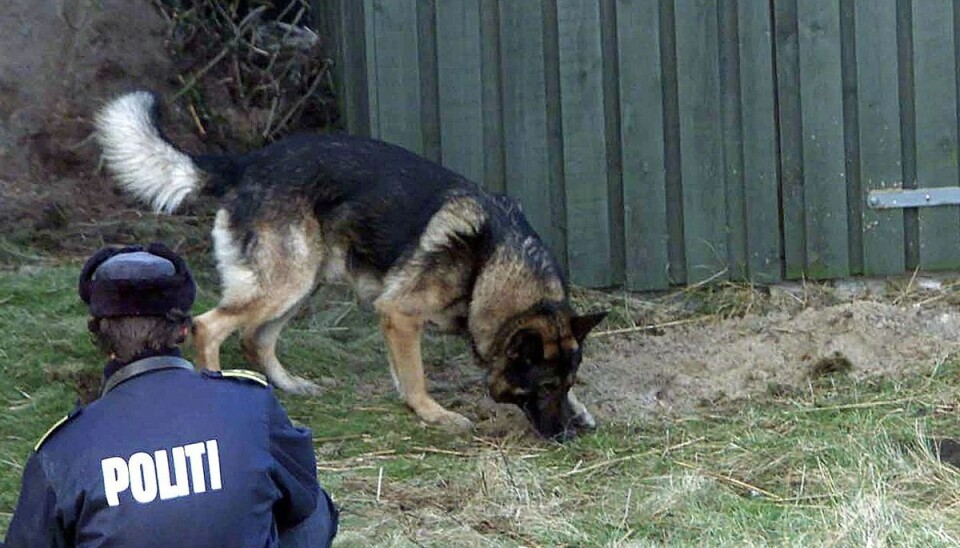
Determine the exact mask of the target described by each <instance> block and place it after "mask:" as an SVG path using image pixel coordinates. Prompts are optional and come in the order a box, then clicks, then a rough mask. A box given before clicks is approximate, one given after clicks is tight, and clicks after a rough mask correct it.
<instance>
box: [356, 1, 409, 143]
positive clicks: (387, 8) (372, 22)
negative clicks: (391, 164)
mask: <svg viewBox="0 0 960 548" xmlns="http://www.w3.org/2000/svg"><path fill="white" fill-rule="evenodd" d="M365 8H368V9H367V10H366V12H367V13H366V14H365V15H366V16H367V21H368V23H367V24H368V27H367V30H368V34H369V36H368V42H367V43H368V44H371V43H372V44H373V47H372V48H370V50H372V51H369V55H368V61H370V60H371V57H372V62H370V63H369V64H368V74H370V76H369V77H368V81H369V82H371V108H372V109H373V111H374V112H373V114H374V116H373V118H374V120H371V122H372V123H373V126H374V136H375V137H378V138H380V139H383V140H384V141H389V142H391V143H396V144H398V145H400V146H403V147H405V148H408V149H410V150H412V151H414V152H418V153H422V152H423V142H422V139H423V137H422V131H421V108H420V56H419V49H418V40H417V34H418V32H417V30H418V26H417V2H416V0H367V4H365Z"/></svg>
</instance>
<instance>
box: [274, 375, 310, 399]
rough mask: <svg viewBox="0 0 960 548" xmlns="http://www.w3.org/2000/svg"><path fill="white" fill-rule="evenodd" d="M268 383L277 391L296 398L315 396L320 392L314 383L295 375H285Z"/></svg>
mask: <svg viewBox="0 0 960 548" xmlns="http://www.w3.org/2000/svg"><path fill="white" fill-rule="evenodd" d="M270 382H271V383H272V384H273V385H274V386H276V387H277V388H278V389H280V390H283V391H284V392H286V393H288V394H294V395H297V396H317V395H319V394H320V393H321V391H322V390H321V388H320V386H318V385H317V384H316V383H314V382H312V381H308V380H307V379H304V378H303V377H298V376H296V375H290V374H287V375H282V376H279V377H276V378H270Z"/></svg>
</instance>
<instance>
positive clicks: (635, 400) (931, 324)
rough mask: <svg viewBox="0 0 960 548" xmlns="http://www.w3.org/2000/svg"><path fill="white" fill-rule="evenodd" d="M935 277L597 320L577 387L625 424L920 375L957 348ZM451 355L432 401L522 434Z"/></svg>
mask: <svg viewBox="0 0 960 548" xmlns="http://www.w3.org/2000/svg"><path fill="white" fill-rule="evenodd" d="M881 285H882V284H881ZM935 285H937V286H938V288H937V289H936V290H932V291H920V292H919V293H916V294H912V295H911V297H910V298H909V299H904V298H903V295H902V294H901V293H899V292H897V291H894V292H890V293H883V294H873V295H866V294H863V293H860V292H854V294H852V295H851V294H849V293H848V292H847V291H846V290H845V289H843V288H841V289H834V288H831V287H828V286H821V287H819V288H818V289H817V292H818V296H817V298H816V299H810V300H807V301H805V302H801V301H800V299H799V298H796V297H789V296H788V295H789V294H790V293H791V292H792V291H793V289H795V288H790V287H787V289H786V290H782V289H778V288H774V289H773V293H774V296H773V297H770V296H766V297H762V296H761V297H760V298H762V299H765V300H766V303H765V304H764V305H763V306H760V307H758V312H756V313H753V312H751V313H747V314H745V315H744V316H742V317H732V318H722V317H719V316H711V315H705V316H691V317H688V318H687V319H685V320H684V319H682V320H680V321H679V322H678V323H679V325H674V326H667V327H663V328H657V329H650V330H643V331H637V332H633V333H617V332H615V331H614V330H611V331H614V332H613V333H604V331H603V326H602V325H601V327H600V328H599V330H600V331H599V336H597V337H594V339H593V340H589V339H588V345H589V346H588V349H587V350H586V353H585V358H584V363H583V365H582V366H581V373H580V376H579V377H580V380H579V385H578V386H577V388H576V390H577V392H578V395H579V397H580V399H581V400H582V401H583V402H584V403H585V404H587V406H588V407H589V408H590V409H591V411H592V412H593V414H594V416H595V417H596V418H597V419H598V420H599V421H600V422H601V423H602V422H608V421H616V422H627V423H629V422H633V421H637V420H645V419H649V418H653V417H669V416H675V415H677V414H684V413H690V412H704V411H709V409H710V408H711V407H712V406H714V405H715V404H718V403H725V404H729V403H731V402H736V401H742V400H746V399H750V398H756V397H778V398H779V397H791V396H798V397H802V396H803V395H804V394H805V393H807V392H808V389H809V386H810V384H811V383H817V382H822V381H823V380H825V379H826V380H829V379H830V378H839V377H848V378H852V379H856V380H860V379H866V378H871V377H886V378H902V377H905V376H913V375H922V376H930V375H931V374H932V373H933V372H934V371H935V369H936V368H937V367H938V366H939V365H940V364H942V363H943V361H944V360H945V359H947V357H948V356H949V355H951V354H955V353H956V352H958V351H960V311H958V310H957V308H956V306H954V304H952V302H951V301H952V300H953V296H954V295H953V293H952V289H951V288H952V286H950V285H946V286H944V284H941V283H940V282H936V284H935ZM777 294H779V295H777ZM778 297H779V298H778ZM906 301H909V302H906ZM683 322H688V323H683ZM455 361H456V362H457V363H456V367H450V366H449V364H441V363H434V364H431V365H430V366H429V367H428V375H429V376H430V379H431V386H432V391H433V392H434V393H435V394H436V395H437V397H438V400H439V401H441V402H443V403H445V404H447V405H450V406H451V407H452V408H454V409H457V410H458V411H459V412H461V413H463V414H465V415H467V416H468V417H471V418H473V419H475V420H477V421H478V426H479V428H480V430H481V431H482V432H484V433H485V434H488V435H509V434H510V433H511V432H516V431H517V430H520V431H524V430H526V428H525V427H523V424H524V422H525V420H524V419H523V417H522V416H521V415H520V414H519V413H518V412H517V411H516V410H515V409H513V408H512V407H510V406H502V405H497V404H495V403H493V402H492V401H490V400H489V399H488V398H486V397H484V395H483V381H482V373H481V372H479V371H477V370H476V369H475V368H473V367H472V366H471V365H470V362H469V360H468V359H467V358H466V357H463V358H461V359H457V360H455ZM382 389H383V390H388V389H389V381H388V380H385V381H384V384H383V386H382Z"/></svg>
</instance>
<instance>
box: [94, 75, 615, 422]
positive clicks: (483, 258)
mask: <svg viewBox="0 0 960 548" xmlns="http://www.w3.org/2000/svg"><path fill="white" fill-rule="evenodd" d="M154 111H155V100H154V98H153V96H152V95H150V94H148V93H143V92H137V93H132V94H129V95H125V96H122V97H120V98H118V99H116V100H114V101H113V102H111V103H110V104H108V105H107V106H106V107H105V108H104V109H103V110H102V111H101V112H100V113H99V115H98V117H97V126H98V136H99V139H100V142H101V144H102V146H103V149H104V156H105V158H106V160H107V164H108V166H109V167H110V168H111V170H112V171H113V172H114V174H115V175H116V176H117V178H118V179H119V181H120V183H121V184H122V185H123V186H124V187H125V188H126V189H127V190H129V191H130V192H132V193H133V194H135V195H137V196H138V197H140V198H141V199H143V200H144V201H146V202H148V203H151V204H152V205H153V207H154V208H155V209H156V210H157V211H167V212H172V211H173V210H174V209H175V208H176V207H177V205H179V203H180V202H181V201H182V200H183V199H184V198H185V197H186V196H187V195H189V194H191V193H194V192H199V193H202V194H207V195H212V196H216V197H218V198H219V201H220V204H221V205H220V209H219V210H218V211H217V214H216V220H215V222H214V227H213V243H214V250H215V253H216V260H217V267H218V269H219V272H220V276H221V281H222V286H223V287H222V297H221V301H220V304H219V305H218V306H217V307H216V308H214V309H213V310H211V311H209V312H206V313H204V314H202V315H200V316H198V317H197V318H196V319H195V331H194V344H195V346H196V350H197V360H198V365H201V366H203V367H207V368H210V369H219V368H220V363H219V348H220V345H221V344H222V343H223V341H224V340H225V339H226V338H227V337H228V336H229V335H230V334H231V333H233V332H234V331H237V330H239V331H240V332H241V341H242V346H243V349H244V352H245V354H246V356H247V358H248V359H249V360H250V362H251V363H253V364H255V365H256V366H258V367H259V368H261V369H262V370H263V372H264V373H266V375H267V377H268V378H269V379H270V381H271V382H272V383H273V384H274V385H276V386H277V387H278V388H280V389H283V390H286V391H290V392H295V393H311V392H314V391H315V390H316V388H315V385H314V384H313V383H310V382H309V381H307V380H305V379H302V378H300V377H296V376H294V375H291V374H290V373H288V372H287V371H286V369H285V368H284V367H283V366H282V365H281V364H280V361H279V360H278V359H277V356H276V343H277V338H278V336H279V335H280V332H281V330H282V329H283V326H284V324H285V323H286V322H287V321H288V320H289V319H290V318H291V317H292V316H293V315H294V314H295V313H296V312H297V310H298V309H299V307H300V306H301V305H302V304H303V302H304V301H305V300H306V299H307V298H308V297H309V296H310V295H311V293H312V292H313V290H314V289H315V288H316V286H317V284H319V283H324V282H339V281H346V282H348V283H349V284H351V285H352V286H353V287H354V288H355V290H356V292H357V294H358V295H359V296H360V298H362V299H363V300H366V301H368V302H371V303H372V304H373V306H374V307H375V308H376V310H377V312H378V313H379V316H380V328H381V330H382V332H383V335H384V338H385V339H386V343H387V348H388V350H389V356H390V371H391V373H392V374H393V378H394V381H395V383H396V386H397V388H398V390H399V391H400V393H401V394H402V395H403V397H404V399H405V401H406V403H407V404H408V405H409V406H410V407H411V408H412V409H413V410H414V411H415V412H416V413H417V415H418V416H420V417H421V418H422V419H423V420H424V421H426V422H428V423H430V424H436V425H441V426H444V427H448V428H452V429H466V428H469V427H470V421H468V420H467V419H466V418H465V417H463V416H461V415H459V414H457V413H454V412H451V411H449V410H447V409H444V408H443V407H442V406H440V404H438V403H437V402H436V401H435V400H434V399H433V398H431V397H430V395H429V394H428V393H427V390H426V385H425V380H424V374H423V363H422V357H421V348H420V344H421V335H422V333H423V330H424V329H425V328H426V327H427V326H428V325H432V326H436V327H437V328H439V329H442V330H445V331H449V332H456V333H460V334H462V335H464V336H466V337H467V338H468V339H469V340H470V342H471V343H472V346H473V350H474V353H475V355H476V358H477V360H478V362H479V363H480V364H481V365H482V366H483V367H484V368H485V369H486V371H487V385H488V389H489V393H490V395H491V397H493V399H494V400H496V401H499V402H509V403H514V404H517V405H518V406H520V407H521V408H522V409H523V410H524V412H525V413H526V414H527V416H528V417H529V418H530V420H531V422H532V423H533V426H534V427H535V428H536V430H537V431H538V432H540V433H541V434H543V435H545V436H547V437H560V438H564V437H569V436H570V435H572V434H573V433H574V432H575V431H576V429H578V428H580V427H592V426H593V425H594V421H593V418H592V417H591V416H590V413H589V412H588V411H587V410H586V408H585V407H584V406H583V405H582V404H580V402H578V401H577V399H576V397H575V396H574V395H573V392H572V390H571V387H572V386H573V384H574V382H575V380H576V375H577V369H578V366H579V363H580V359H581V348H582V346H583V341H584V338H585V337H586V335H587V333H588V332H589V331H590V330H591V329H592V328H593V327H594V326H595V325H596V324H597V323H598V322H599V321H600V320H601V319H602V318H603V316H604V314H596V315H590V316H577V315H576V314H574V312H573V310H572V308H571V307H570V305H569V302H568V298H567V288H566V284H565V282H564V279H563V276H562V273H561V270H560V268H559V266H558V264H557V262H556V260H555V259H554V257H553V255H552V254H551V253H550V252H549V250H548V249H547V248H546V247H545V246H544V245H543V242H542V241H541V240H540V238H539V237H538V236H537V234H536V233H535V232H534V230H533V229H532V228H531V227H530V225H529V224H528V223H527V221H526V219H525V218H524V216H523V213H522V212H521V209H520V206H519V204H518V203H517V202H516V201H515V200H513V199H511V198H508V197H506V196H501V195H493V194H490V193H487V192H484V191H483V190H482V189H481V188H480V187H478V186H477V185H475V184H474V183H472V182H470V181H468V180H466V179H464V178H463V177H461V176H459V175H457V174H455V173H453V172H451V171H449V170H447V169H445V168H443V167H441V166H439V165H438V164H436V163H433V162H430V161H428V160H426V159H424V158H422V157H420V156H417V155H416V154H413V153H411V152H409V151H407V150H404V149H402V148H400V147H396V146H393V145H389V144H386V143H383V142H380V141H376V140H372V139H366V138H360V137H350V136H345V135H301V136H295V137H290V138H287V139H285V140H283V141H280V142H277V143H274V144H272V145H269V146H267V147H265V148H263V149H260V150H257V151H254V152H250V153H247V154H240V155H233V156H231V155H224V156H190V155H187V154H185V153H183V152H180V151H179V150H177V149H176V148H175V147H173V146H172V145H171V144H169V143H168V142H167V141H166V140H165V139H164V138H163V136H162V135H161V134H160V132H159V130H158V129H157V126H156V123H155V114H154Z"/></svg>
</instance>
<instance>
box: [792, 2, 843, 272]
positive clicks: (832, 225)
mask: <svg viewBox="0 0 960 548" xmlns="http://www.w3.org/2000/svg"><path fill="white" fill-rule="evenodd" d="M797 28H798V31H799V34H798V39H799V47H800V104H801V116H802V119H803V122H802V126H803V192H804V204H805V205H806V219H805V220H806V223H805V224H806V227H805V228H806V235H807V236H806V244H807V249H806V253H807V267H806V273H807V275H808V276H810V277H812V278H836V277H841V276H846V275H847V274H849V271H850V266H849V249H848V238H849V234H848V231H847V187H846V173H845V164H844V154H843V152H844V148H843V145H844V140H843V89H842V85H841V62H840V61H841V51H840V3H839V1H838V0H819V1H816V2H812V1H811V2H800V3H799V4H798V10H797Z"/></svg>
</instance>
